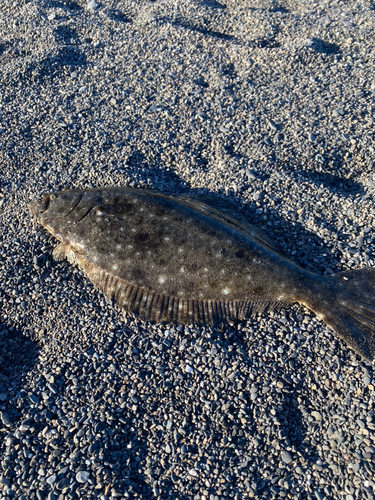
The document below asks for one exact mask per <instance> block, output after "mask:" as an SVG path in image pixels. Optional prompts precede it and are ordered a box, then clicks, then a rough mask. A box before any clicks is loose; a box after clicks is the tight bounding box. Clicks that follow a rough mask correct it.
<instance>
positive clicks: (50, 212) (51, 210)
mask: <svg viewBox="0 0 375 500" xmlns="http://www.w3.org/2000/svg"><path fill="white" fill-rule="evenodd" d="M81 199H82V192H81V191H79V190H70V191H60V192H58V193H45V194H43V195H42V197H41V198H40V199H39V200H33V201H32V202H31V203H30V204H29V209H30V210H31V212H32V213H33V215H34V216H35V218H36V219H37V221H38V222H39V223H40V224H42V225H43V226H44V227H46V228H47V229H49V230H50V231H51V230H52V227H54V226H55V224H56V221H59V222H60V223H61V224H63V225H64V222H65V223H66V222H68V221H69V222H72V221H70V220H69V219H70V217H69V216H70V214H71V213H72V212H73V211H74V209H75V207H77V205H78V204H79V202H80V201H81Z"/></svg>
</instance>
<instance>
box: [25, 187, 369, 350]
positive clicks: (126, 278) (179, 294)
mask: <svg viewBox="0 0 375 500" xmlns="http://www.w3.org/2000/svg"><path fill="white" fill-rule="evenodd" d="M30 208H31V210H32V212H33V213H34V215H35V216H36V218H37V219H38V221H39V222H40V223H41V224H42V225H43V226H44V227H46V228H47V229H48V230H49V231H50V232H51V233H52V234H53V235H54V236H56V237H57V238H58V239H59V240H60V242H61V243H60V245H58V246H57V247H56V248H55V250H54V256H55V257H56V258H58V259H62V258H67V259H68V260H69V261H70V262H72V263H77V264H78V266H79V267H80V268H81V269H82V270H83V271H84V272H85V274H86V275H87V276H88V277H89V278H90V279H91V280H92V281H93V283H94V284H95V285H96V286H97V287H98V288H99V289H101V290H102V291H103V292H104V294H105V295H106V296H107V297H108V298H110V299H112V300H113V301H114V302H115V303H117V304H118V305H119V306H120V307H122V308H124V309H125V310H127V311H128V312H131V313H134V314H137V315H138V316H140V317H141V318H143V319H145V320H153V321H166V320H168V321H175V322H180V323H191V322H194V321H196V322H201V323H203V322H205V323H210V324H213V323H218V322H223V321H226V320H236V319H239V320H241V319H246V318H247V317H249V316H250V315H252V314H255V313H259V312H263V311H265V310H271V309H281V308H285V307H288V306H289V305H290V304H292V303H294V302H299V303H301V304H303V305H305V306H306V307H308V308H309V309H311V310H313V311H314V312H315V313H316V314H317V315H318V316H319V317H320V318H321V319H323V320H324V321H325V322H326V323H327V324H328V325H330V326H331V327H332V328H333V329H334V330H335V331H336V332H337V333H338V334H339V335H340V336H341V337H342V338H344V339H345V340H346V341H347V342H348V343H349V344H350V345H351V347H353V348H354V349H355V350H356V351H357V352H358V353H360V354H361V355H362V356H363V357H365V358H366V359H373V357H374V356H375V272H374V270H372V269H362V270H355V271H351V272H345V273H338V274H336V275H333V276H319V275H316V274H314V273H311V272H308V271H306V270H304V269H302V268H301V267H299V266H297V265H296V264H294V263H293V262H292V261H290V260H289V259H287V258H286V257H285V256H283V255H282V254H281V253H280V252H279V251H278V250H277V249H276V248H275V246H274V244H273V243H272V242H271V241H270V240H269V239H268V237H267V236H266V235H265V234H264V233H262V232H261V231H260V230H259V229H257V228H256V227H254V226H252V225H250V224H249V223H248V222H247V220H246V218H245V217H244V216H243V215H242V214H241V213H240V212H238V211H237V209H236V208H235V207H234V206H233V205H232V204H231V203H230V202H226V201H225V200H222V199H220V198H216V197H212V196H210V195H195V196H194V195H193V196H188V195H177V196H172V195H169V194H166V193H160V192H156V191H151V190H143V189H131V188H102V189H91V190H67V191H61V192H58V193H50V194H46V195H44V197H43V200H42V201H41V202H39V203H38V202H34V203H32V204H31V205H30Z"/></svg>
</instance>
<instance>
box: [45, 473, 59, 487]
mask: <svg viewBox="0 0 375 500" xmlns="http://www.w3.org/2000/svg"><path fill="white" fill-rule="evenodd" d="M56 477H57V476H56V474H52V476H49V477H47V479H46V481H47V483H48V484H50V485H51V486H52V485H53V484H55V483H56Z"/></svg>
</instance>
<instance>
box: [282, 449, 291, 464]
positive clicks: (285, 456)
mask: <svg viewBox="0 0 375 500" xmlns="http://www.w3.org/2000/svg"><path fill="white" fill-rule="evenodd" d="M281 460H282V461H283V462H285V463H286V464H290V463H291V462H293V457H292V455H291V454H290V453H288V452H287V451H283V452H282V453H281Z"/></svg>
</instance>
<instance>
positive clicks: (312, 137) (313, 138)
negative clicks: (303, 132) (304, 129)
mask: <svg viewBox="0 0 375 500" xmlns="http://www.w3.org/2000/svg"><path fill="white" fill-rule="evenodd" d="M308 139H309V141H310V142H314V141H315V135H314V134H313V133H311V132H310V133H309V135H308Z"/></svg>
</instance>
